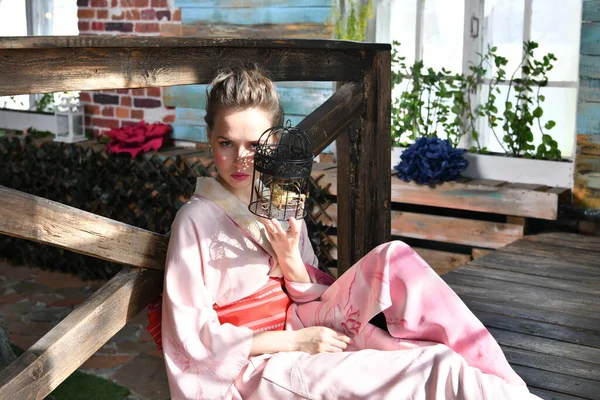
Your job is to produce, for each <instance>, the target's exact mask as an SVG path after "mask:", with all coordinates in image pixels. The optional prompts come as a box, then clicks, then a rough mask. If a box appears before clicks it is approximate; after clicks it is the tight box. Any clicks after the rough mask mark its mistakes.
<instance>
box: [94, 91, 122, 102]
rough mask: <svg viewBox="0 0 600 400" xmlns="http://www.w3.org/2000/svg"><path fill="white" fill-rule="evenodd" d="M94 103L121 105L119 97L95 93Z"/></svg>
mask: <svg viewBox="0 0 600 400" xmlns="http://www.w3.org/2000/svg"><path fill="white" fill-rule="evenodd" d="M94 103H100V104H114V105H119V96H115V95H112V94H103V93H94Z"/></svg>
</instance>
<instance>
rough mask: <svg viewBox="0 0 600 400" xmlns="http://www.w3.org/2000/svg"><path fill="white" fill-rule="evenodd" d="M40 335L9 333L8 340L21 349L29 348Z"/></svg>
mask: <svg viewBox="0 0 600 400" xmlns="http://www.w3.org/2000/svg"><path fill="white" fill-rule="evenodd" d="M40 338H41V336H32V335H10V342H11V343H12V344H14V345H15V346H17V347H20V348H22V349H28V348H30V347H31V346H32V345H33V344H34V343H35V342H37V341H38V340H39V339H40Z"/></svg>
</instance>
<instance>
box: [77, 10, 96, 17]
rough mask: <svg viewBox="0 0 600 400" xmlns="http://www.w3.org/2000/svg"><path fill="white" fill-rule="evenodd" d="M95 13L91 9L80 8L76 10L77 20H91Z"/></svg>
mask: <svg viewBox="0 0 600 400" xmlns="http://www.w3.org/2000/svg"><path fill="white" fill-rule="evenodd" d="M95 15H96V12H95V11H94V10H91V9H85V8H80V9H78V10H77V18H79V19H93V18H94V17H95Z"/></svg>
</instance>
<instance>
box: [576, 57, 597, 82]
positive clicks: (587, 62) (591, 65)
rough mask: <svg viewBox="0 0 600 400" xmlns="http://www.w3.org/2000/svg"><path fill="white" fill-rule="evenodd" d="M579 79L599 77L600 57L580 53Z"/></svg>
mask: <svg viewBox="0 0 600 400" xmlns="http://www.w3.org/2000/svg"><path fill="white" fill-rule="evenodd" d="M579 77H580V79H600V58H599V57H598V56H588V55H585V54H581V56H580V57H579Z"/></svg>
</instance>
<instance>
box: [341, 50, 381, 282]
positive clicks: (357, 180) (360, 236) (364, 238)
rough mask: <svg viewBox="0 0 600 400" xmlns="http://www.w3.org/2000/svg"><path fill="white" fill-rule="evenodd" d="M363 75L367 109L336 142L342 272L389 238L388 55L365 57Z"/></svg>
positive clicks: (377, 54)
mask: <svg viewBox="0 0 600 400" xmlns="http://www.w3.org/2000/svg"><path fill="white" fill-rule="evenodd" d="M369 62H370V66H369V67H368V68H367V69H366V72H365V75H364V78H363V87H364V101H365V102H366V110H365V113H364V115H363V116H362V118H361V120H360V123H357V124H356V125H354V126H352V127H351V128H350V129H348V132H347V133H346V134H345V135H343V136H341V137H340V139H339V140H338V142H337V160H338V169H337V184H338V186H337V191H338V227H339V229H338V242H339V246H338V268H339V272H340V275H341V274H342V273H343V272H344V271H346V270H347V269H348V268H350V266H352V265H353V264H354V263H355V262H357V261H358V260H359V259H360V258H361V257H362V256H364V255H365V254H366V253H367V252H368V251H370V250H371V249H373V248H374V247H376V246H377V245H379V244H381V243H384V242H387V241H389V240H390V237H391V236H390V230H391V229H390V207H391V202H390V178H389V175H388V174H386V173H383V172H384V171H386V170H389V165H390V163H391V159H390V157H391V138H390V131H391V121H390V113H391V56H390V52H388V51H381V52H378V53H376V54H375V55H374V57H373V58H372V60H369Z"/></svg>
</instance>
